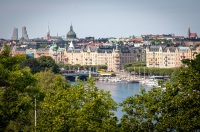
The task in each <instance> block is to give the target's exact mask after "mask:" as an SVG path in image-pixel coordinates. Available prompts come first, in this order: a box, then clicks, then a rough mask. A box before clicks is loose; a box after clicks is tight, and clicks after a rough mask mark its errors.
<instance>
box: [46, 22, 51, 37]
mask: <svg viewBox="0 0 200 132" xmlns="http://www.w3.org/2000/svg"><path fill="white" fill-rule="evenodd" d="M46 40H50V28H49V23H48V28H47V36H46Z"/></svg>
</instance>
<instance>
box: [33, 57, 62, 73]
mask: <svg viewBox="0 0 200 132" xmlns="http://www.w3.org/2000/svg"><path fill="white" fill-rule="evenodd" d="M37 61H38V62H39V64H40V71H47V70H50V71H52V72H54V73H59V72H60V69H59V67H58V65H57V64H56V63H55V61H54V60H53V59H52V58H51V57H50V56H41V57H39V58H38V59H37Z"/></svg>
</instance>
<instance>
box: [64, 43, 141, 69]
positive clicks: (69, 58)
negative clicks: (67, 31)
mask: <svg viewBox="0 0 200 132" xmlns="http://www.w3.org/2000/svg"><path fill="white" fill-rule="evenodd" d="M144 56H145V51H144V50H142V49H139V48H134V47H130V46H120V47H119V46H118V44H115V45H110V44H109V45H108V44H107V45H104V46H94V45H85V46H77V45H74V44H73V43H72V41H71V43H70V45H69V46H68V47H67V48H66V50H65V51H64V58H65V60H64V63H65V64H71V65H76V64H79V65H91V66H97V65H106V66H107V70H108V71H119V70H122V69H124V65H125V64H126V63H131V62H135V61H142V60H144V59H145V58H144Z"/></svg>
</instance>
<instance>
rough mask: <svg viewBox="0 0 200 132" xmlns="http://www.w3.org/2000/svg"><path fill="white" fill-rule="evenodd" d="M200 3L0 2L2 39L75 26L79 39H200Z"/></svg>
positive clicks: (161, 0)
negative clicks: (194, 35) (156, 36)
mask: <svg viewBox="0 0 200 132" xmlns="http://www.w3.org/2000/svg"><path fill="white" fill-rule="evenodd" d="M199 5H200V0H0V18H1V22H0V38H7V39H10V38H11V36H12V32H13V28H14V27H17V28H18V30H19V37H21V28H22V27H23V26H26V28H27V32H28V35H29V38H36V37H44V36H45V35H46V32H47V27H48V23H49V27H50V31H51V35H53V36H56V35H57V34H58V35H66V34H67V32H68V31H69V29H70V25H71V23H72V25H73V28H74V31H75V32H76V34H77V37H78V38H85V37H88V36H93V37H95V38H104V37H117V38H118V37H129V36H132V35H135V36H140V35H141V34H170V33H174V34H175V35H182V36H187V30H188V27H189V26H190V28H191V32H196V33H197V35H199V36H200V8H199Z"/></svg>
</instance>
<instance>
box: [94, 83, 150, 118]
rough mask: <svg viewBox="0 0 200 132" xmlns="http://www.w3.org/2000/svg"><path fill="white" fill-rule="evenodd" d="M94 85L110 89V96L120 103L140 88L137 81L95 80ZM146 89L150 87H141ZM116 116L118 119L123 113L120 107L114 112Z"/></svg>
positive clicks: (106, 89)
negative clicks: (113, 81) (111, 81)
mask: <svg viewBox="0 0 200 132" xmlns="http://www.w3.org/2000/svg"><path fill="white" fill-rule="evenodd" d="M96 86H97V87H98V88H99V89H103V90H105V91H110V94H111V95H112V98H113V99H114V100H115V102H117V103H122V102H123V101H124V100H125V99H126V98H127V97H129V96H134V95H135V94H139V93H140V88H141V87H142V86H141V85H140V84H139V83H126V82H115V83H110V82H96ZM143 88H145V89H146V90H147V91H148V90H150V87H143ZM115 114H116V116H117V117H118V119H119V120H120V119H121V117H122V116H123V115H124V114H125V113H124V112H122V108H121V107H119V108H118V109H117V112H115Z"/></svg>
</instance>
